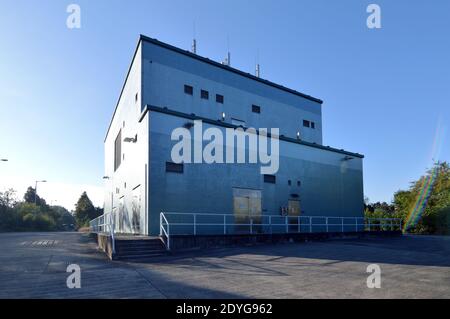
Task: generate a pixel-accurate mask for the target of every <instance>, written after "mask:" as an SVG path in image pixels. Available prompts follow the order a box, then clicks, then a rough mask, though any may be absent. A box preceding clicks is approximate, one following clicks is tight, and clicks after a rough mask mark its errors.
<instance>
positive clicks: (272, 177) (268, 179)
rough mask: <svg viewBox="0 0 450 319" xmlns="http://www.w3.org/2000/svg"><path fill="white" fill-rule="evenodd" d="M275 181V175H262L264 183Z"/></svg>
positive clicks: (273, 182)
mask: <svg viewBox="0 0 450 319" xmlns="http://www.w3.org/2000/svg"><path fill="white" fill-rule="evenodd" d="M276 182H277V178H276V176H275V175H267V174H266V175H264V183H269V184H275V183H276Z"/></svg>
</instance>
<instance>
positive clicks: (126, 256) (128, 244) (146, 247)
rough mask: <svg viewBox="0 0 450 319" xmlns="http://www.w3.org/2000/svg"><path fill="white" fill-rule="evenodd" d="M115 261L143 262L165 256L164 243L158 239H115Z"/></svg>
mask: <svg viewBox="0 0 450 319" xmlns="http://www.w3.org/2000/svg"><path fill="white" fill-rule="evenodd" d="M115 245H116V254H115V255H114V259H116V260H143V259H149V258H152V257H157V256H164V255H166V254H167V250H166V247H165V245H164V243H163V242H162V241H161V239H160V238H158V237H156V238H155V237H140V238H136V237H126V238H124V237H123V236H122V237H119V238H118V239H116V242H115Z"/></svg>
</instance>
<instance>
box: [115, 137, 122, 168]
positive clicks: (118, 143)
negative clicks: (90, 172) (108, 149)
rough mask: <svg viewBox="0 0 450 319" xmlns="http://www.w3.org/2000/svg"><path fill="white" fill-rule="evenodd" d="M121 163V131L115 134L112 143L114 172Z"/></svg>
mask: <svg viewBox="0 0 450 319" xmlns="http://www.w3.org/2000/svg"><path fill="white" fill-rule="evenodd" d="M121 162H122V130H120V131H119V134H117V137H116V140H115V141H114V171H116V170H117V169H118V168H119V166H120V163H121Z"/></svg>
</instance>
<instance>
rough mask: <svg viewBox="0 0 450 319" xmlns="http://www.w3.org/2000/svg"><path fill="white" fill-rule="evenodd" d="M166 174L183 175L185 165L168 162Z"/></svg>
mask: <svg viewBox="0 0 450 319" xmlns="http://www.w3.org/2000/svg"><path fill="white" fill-rule="evenodd" d="M166 172H172V173H180V174H183V172H184V165H183V164H177V163H172V162H166Z"/></svg>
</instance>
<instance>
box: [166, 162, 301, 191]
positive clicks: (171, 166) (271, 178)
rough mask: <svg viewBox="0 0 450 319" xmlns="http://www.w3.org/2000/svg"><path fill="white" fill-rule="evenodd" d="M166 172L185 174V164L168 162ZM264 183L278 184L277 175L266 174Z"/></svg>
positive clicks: (289, 181)
mask: <svg viewBox="0 0 450 319" xmlns="http://www.w3.org/2000/svg"><path fill="white" fill-rule="evenodd" d="M166 172H168V173H178V174H183V173H184V164H183V163H180V164H177V163H173V162H166ZM264 183H268V184H276V183H277V177H276V176H275V175H268V174H265V175H264ZM288 185H289V186H292V181H291V180H288ZM300 185H301V183H300V181H297V186H300Z"/></svg>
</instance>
